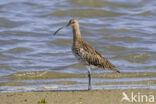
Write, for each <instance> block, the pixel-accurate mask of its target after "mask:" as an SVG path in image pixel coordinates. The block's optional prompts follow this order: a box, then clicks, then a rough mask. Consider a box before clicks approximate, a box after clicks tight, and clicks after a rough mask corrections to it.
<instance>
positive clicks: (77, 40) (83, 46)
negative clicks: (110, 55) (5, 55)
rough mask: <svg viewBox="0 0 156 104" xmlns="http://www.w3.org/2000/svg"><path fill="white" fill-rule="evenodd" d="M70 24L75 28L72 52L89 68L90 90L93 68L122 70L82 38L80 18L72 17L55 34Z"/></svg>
mask: <svg viewBox="0 0 156 104" xmlns="http://www.w3.org/2000/svg"><path fill="white" fill-rule="evenodd" d="M69 26H72V29H73V43H72V52H73V54H74V55H75V57H76V58H77V59H78V61H79V62H80V63H82V64H83V65H85V66H86V68H87V69H88V90H91V89H92V81H91V79H92V78H91V69H93V68H102V69H109V70H112V71H115V72H117V73H120V71H119V70H118V69H117V68H116V67H115V66H114V65H113V64H112V63H111V62H110V61H109V60H108V59H106V58H104V57H103V56H102V55H101V54H100V53H99V52H98V51H97V50H96V49H95V48H93V47H91V46H90V45H88V44H87V43H86V42H85V41H84V40H83V39H82V37H81V33H80V29H79V22H78V20H76V19H71V20H70V21H69V22H68V23H67V24H66V25H64V26H62V27H61V28H59V29H58V30H56V32H54V34H53V35H54V36H55V35H56V34H57V33H58V31H60V30H62V29H64V28H66V27H69Z"/></svg>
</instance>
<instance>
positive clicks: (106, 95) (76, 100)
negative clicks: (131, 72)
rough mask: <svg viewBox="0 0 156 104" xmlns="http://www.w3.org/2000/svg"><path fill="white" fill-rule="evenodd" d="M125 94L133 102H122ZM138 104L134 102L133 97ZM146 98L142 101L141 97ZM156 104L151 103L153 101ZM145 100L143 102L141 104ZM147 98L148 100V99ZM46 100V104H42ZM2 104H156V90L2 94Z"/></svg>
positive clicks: (0, 101)
mask: <svg viewBox="0 0 156 104" xmlns="http://www.w3.org/2000/svg"><path fill="white" fill-rule="evenodd" d="M123 92H125V93H126V94H127V96H128V97H129V99H130V100H131V102H128V101H126V100H124V101H121V100H122V98H123ZM132 93H133V96H134V97H135V96H136V98H135V99H136V100H137V102H135V101H134V100H133V101H132V99H131V96H132ZM142 96H144V98H143V99H142V98H141V97H142ZM145 96H146V97H145ZM152 96H153V97H154V102H150V101H152V100H153V98H152ZM138 98H140V101H141V100H143V102H140V103H139V99H138ZM146 98H147V99H146ZM43 99H45V102H46V103H41V100H43ZM0 104H156V90H148V89H146V90H145V89H142V90H141V89H131V90H93V91H53V92H52V91H51V92H50V91H49V92H12V93H0Z"/></svg>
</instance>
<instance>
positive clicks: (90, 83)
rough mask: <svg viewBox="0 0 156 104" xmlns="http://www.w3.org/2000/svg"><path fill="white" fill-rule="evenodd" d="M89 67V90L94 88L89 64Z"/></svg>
mask: <svg viewBox="0 0 156 104" xmlns="http://www.w3.org/2000/svg"><path fill="white" fill-rule="evenodd" d="M87 69H88V81H89V82H88V90H91V89H92V81H91V68H90V67H89V66H88V67H87Z"/></svg>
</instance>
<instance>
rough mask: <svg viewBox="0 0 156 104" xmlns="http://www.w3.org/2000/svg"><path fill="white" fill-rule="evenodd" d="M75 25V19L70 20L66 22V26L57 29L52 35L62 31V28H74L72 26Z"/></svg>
mask: <svg viewBox="0 0 156 104" xmlns="http://www.w3.org/2000/svg"><path fill="white" fill-rule="evenodd" d="M77 24H78V21H77V20H76V19H71V20H70V21H69V22H68V24H66V25H64V26H63V27H61V28H59V29H58V30H57V31H56V32H55V33H54V34H53V35H56V33H57V32H58V31H60V30H61V29H64V28H66V27H68V26H74V25H77Z"/></svg>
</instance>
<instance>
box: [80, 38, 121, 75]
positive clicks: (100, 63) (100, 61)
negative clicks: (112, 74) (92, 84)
mask: <svg viewBox="0 0 156 104" xmlns="http://www.w3.org/2000/svg"><path fill="white" fill-rule="evenodd" d="M78 49H79V52H78V53H79V54H81V55H80V56H81V57H82V58H83V59H84V60H85V61H87V62H88V64H89V65H94V66H97V67H99V68H104V69H110V70H113V71H116V72H119V71H118V70H117V69H116V67H115V66H114V65H113V64H111V63H110V62H109V61H108V60H107V59H106V58H104V57H103V56H102V55H101V54H100V53H99V52H98V51H96V50H95V49H94V48H92V47H91V46H89V45H88V44H87V43H85V42H84V41H83V42H82V44H81V45H79V48H78Z"/></svg>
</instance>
